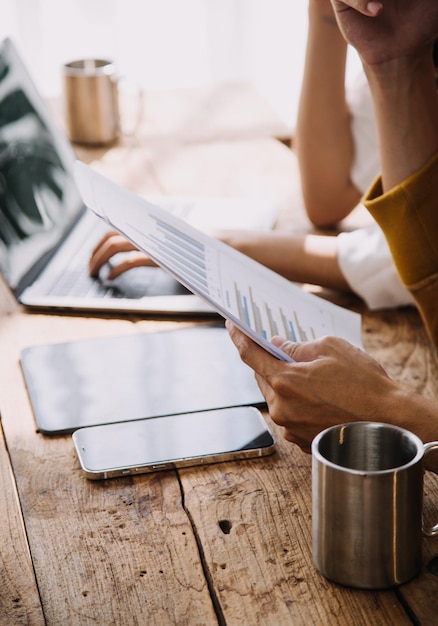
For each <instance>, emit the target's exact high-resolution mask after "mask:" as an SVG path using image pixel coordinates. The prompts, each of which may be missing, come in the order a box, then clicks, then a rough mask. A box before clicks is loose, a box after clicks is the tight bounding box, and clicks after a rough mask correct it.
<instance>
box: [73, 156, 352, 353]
mask: <svg viewBox="0 0 438 626" xmlns="http://www.w3.org/2000/svg"><path fill="white" fill-rule="evenodd" d="M75 177H76V183H77V185H78V188H79V191H80V193H81V195H82V199H83V201H84V203H85V205H86V206H87V207H88V208H89V209H91V210H92V211H93V212H94V213H96V215H98V217H100V218H101V219H103V220H105V221H106V222H107V223H108V224H109V225H110V226H111V227H112V228H114V229H115V230H117V231H119V232H120V233H121V234H122V235H124V236H125V237H126V238H127V239H129V240H130V241H131V242H132V243H133V244H134V245H135V246H137V247H138V248H139V249H140V250H142V251H143V252H145V253H146V254H147V255H148V256H149V257H150V258H151V259H152V260H153V261H155V263H157V265H159V266H160V267H162V268H163V269H164V270H166V271H167V272H168V273H169V274H171V275H172V276H173V277H174V278H175V279H176V280H178V281H179V282H180V283H182V284H183V285H184V286H185V287H187V289H189V290H190V291H191V292H192V293H194V294H195V295H197V296H199V297H200V298H202V299H203V300H205V301H206V302H207V303H209V304H210V305H211V307H212V308H213V309H214V310H216V311H217V312H218V313H219V314H220V315H222V316H223V317H224V318H226V319H230V320H231V321H233V322H234V323H235V324H236V325H237V326H238V327H239V328H240V329H241V330H242V331H243V332H244V333H246V334H247V335H248V336H249V337H251V338H252V339H253V340H254V341H255V342H256V343H258V344H259V345H260V346H262V347H263V348H265V349H266V350H267V351H268V352H270V353H271V354H273V355H274V356H276V357H277V358H279V359H282V360H286V361H290V360H291V359H290V357H289V356H288V355H286V354H285V353H284V352H282V351H281V350H280V349H278V348H277V347H276V346H273V345H272V344H271V343H270V340H271V338H272V337H273V336H274V335H280V336H281V337H284V338H286V339H290V340H291V341H308V340H311V339H316V338H318V337H322V336H325V335H336V336H339V337H343V338H344V339H347V340H348V341H349V342H350V343H352V344H354V345H356V346H358V347H360V348H362V340H361V317H360V315H358V314H357V313H354V312H352V311H349V310H347V309H344V308H342V307H339V306H337V305H335V304H333V303H331V302H328V301H326V300H324V299H322V298H320V297H318V296H316V295H314V294H311V293H307V292H305V291H304V290H303V289H301V288H300V287H299V286H298V285H295V284H294V283H292V282H291V281H289V280H287V279H286V278H283V277H282V276H280V275H279V274H277V273H276V272H273V271H272V270H270V269H268V268H266V267H265V266H264V265H261V264H260V263H257V262H256V261H254V260H253V259H251V258H249V257H247V256H246V255H244V254H242V253H240V252H238V251H237V250H234V248H231V247H230V246H228V245H226V244H224V243H223V242H221V241H218V240H216V239H214V238H213V237H210V236H209V235H207V234H205V233H203V232H201V231H200V230H198V229H196V228H194V227H193V226H191V225H190V224H188V223H186V222H185V221H184V220H182V219H180V218H178V217H176V216H174V215H172V214H170V213H168V212H167V211H166V210H165V209H162V208H159V207H157V206H155V205H154V204H151V203H150V202H148V201H146V200H144V199H143V198H141V197H140V196H138V195H136V194H134V193H132V192H131V191H128V190H127V189H124V188H122V187H120V186H118V185H116V184H115V183H113V182H111V181H109V180H108V179H106V178H105V177H103V176H102V175H100V174H98V173H97V172H95V171H94V170H93V169H91V168H90V167H89V166H87V165H85V164H84V163H81V162H79V161H77V162H76V164H75Z"/></svg>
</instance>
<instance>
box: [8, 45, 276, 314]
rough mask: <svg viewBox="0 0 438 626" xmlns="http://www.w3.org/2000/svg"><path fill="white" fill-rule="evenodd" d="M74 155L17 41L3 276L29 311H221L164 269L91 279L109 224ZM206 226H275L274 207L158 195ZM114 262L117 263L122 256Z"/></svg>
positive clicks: (11, 72) (11, 78)
mask: <svg viewBox="0 0 438 626" xmlns="http://www.w3.org/2000/svg"><path fill="white" fill-rule="evenodd" d="M74 160H75V155H74V152H73V150H72V148H71V146H70V144H69V142H68V140H67V138H66V137H65V136H64V134H63V133H62V132H61V131H60V129H59V128H58V127H57V126H56V125H55V124H54V122H53V120H52V117H51V114H50V112H49V111H48V109H47V107H46V105H45V103H44V101H43V99H42V98H41V96H40V95H39V93H38V91H37V89H36V87H35V85H34V84H33V81H32V79H31V78H30V76H29V74H28V72H27V70H26V68H25V66H24V64H23V62H22V60H21V59H20V56H19V54H18V53H17V50H16V48H15V46H14V44H13V42H12V41H11V40H10V39H5V40H4V41H3V42H2V43H1V44H0V272H1V274H2V276H3V279H4V281H6V283H7V284H8V285H9V287H10V288H11V290H12V291H13V293H14V294H15V296H16V298H17V299H18V301H19V302H21V303H22V304H24V305H26V306H28V307H32V308H39V309H49V310H50V309H61V310H62V309H64V310H78V311H80V310H84V311H85V310H88V311H90V310H91V311H96V312H97V311H117V312H144V313H175V314H184V313H187V314H193V313H202V314H204V313H214V311H213V309H212V308H210V306H209V305H208V304H206V303H205V302H203V301H202V300H201V299H200V298H198V297H197V296H194V295H192V294H190V293H189V292H188V291H187V290H186V289H185V288H184V287H182V286H181V285H180V284H179V283H178V282H177V281H175V280H174V279H173V278H172V277H170V276H169V275H168V274H167V273H165V272H164V271H163V270H161V269H160V268H155V267H140V268H134V269H132V270H130V271H129V272H126V273H125V274H123V275H122V276H120V277H118V278H117V279H115V280H114V281H107V280H106V278H105V276H106V275H107V274H108V271H109V268H108V267H104V268H102V273H101V276H100V277H99V278H91V277H90V276H89V275H88V269H87V268H88V260H89V257H90V254H91V251H92V249H93V248H94V246H95V245H96V243H97V242H98V241H99V239H100V238H101V237H102V235H103V234H104V232H105V228H106V226H105V225H104V224H103V223H102V222H101V221H100V220H99V219H98V218H97V217H96V216H95V215H93V214H92V213H91V212H90V211H88V210H87V209H86V208H85V206H84V205H83V203H82V200H81V199H80V196H79V193H78V191H77V189H76V186H75V182H74V178H73V173H72V172H73V163H74ZM149 200H152V201H155V203H156V204H159V205H160V206H163V207H164V208H167V209H168V210H170V211H172V212H173V213H176V214H177V215H178V216H180V217H183V218H184V219H186V220H187V221H189V222H191V223H192V224H193V225H195V226H197V227H198V228H201V229H202V228H207V229H209V228H211V227H216V228H240V227H245V228H254V229H259V230H268V229H270V228H272V226H273V224H274V222H275V219H276V216H277V213H278V207H277V206H276V205H275V203H270V202H269V201H267V200H260V201H257V200H254V199H241V198H240V199H237V198H217V197H214V198H210V197H209V198H202V197H190V198H187V197H170V198H166V197H165V198H160V199H157V198H149ZM113 262H117V259H114V260H113Z"/></svg>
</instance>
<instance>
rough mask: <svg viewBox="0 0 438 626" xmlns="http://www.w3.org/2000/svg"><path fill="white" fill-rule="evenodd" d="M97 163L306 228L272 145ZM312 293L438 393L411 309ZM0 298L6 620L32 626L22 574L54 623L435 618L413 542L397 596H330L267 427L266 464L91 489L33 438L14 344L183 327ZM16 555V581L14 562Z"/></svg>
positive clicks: (384, 359) (290, 452)
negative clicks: (10, 609) (265, 201)
mask: <svg viewBox="0 0 438 626" xmlns="http://www.w3.org/2000/svg"><path fill="white" fill-rule="evenodd" d="M100 156H102V159H101V160H100V161H99V163H97V162H96V161H95V157H96V154H94V155H93V154H90V153H89V154H88V159H89V161H91V162H93V164H94V165H95V166H96V167H99V168H101V171H104V172H105V173H106V174H107V175H109V176H110V177H111V178H113V179H115V180H117V181H118V182H121V183H123V184H126V185H127V186H130V187H131V188H133V189H136V190H137V191H139V192H140V193H145V194H147V193H156V192H158V193H164V194H180V193H193V190H195V192H196V193H198V194H199V195H208V194H217V193H222V194H224V195H242V196H245V197H260V196H262V197H265V198H268V197H271V198H272V199H273V200H274V201H276V202H278V203H279V204H280V206H281V208H282V219H283V220H284V222H283V223H284V225H285V227H287V228H297V229H301V230H306V229H308V228H309V225H308V222H307V221H306V218H305V216H304V214H303V212H302V206H301V205H300V201H299V199H297V196H296V191H297V177H296V171H295V169H294V167H295V165H296V160H295V158H294V155H293V153H291V152H290V151H289V150H288V149H286V147H285V146H284V145H282V144H280V143H277V142H274V141H272V140H269V139H263V138H262V139H254V140H247V141H238V140H236V141H233V142H229V143H227V142H222V141H216V142H215V143H214V145H211V144H210V145H208V144H193V145H185V146H177V147H176V146H175V145H174V146H173V147H171V146H170V145H169V144H165V143H161V144H158V143H157V144H156V145H151V146H149V147H147V148H144V147H142V146H138V145H135V144H134V143H132V144H126V145H119V146H116V147H115V148H114V149H113V150H111V151H107V152H105V153H104V154H103V155H100ZM362 217H363V216H359V218H360V219H361V218H362ZM355 218H356V216H353V217H352V222H351V223H352V224H353V223H354V219H355ZM0 288H1V285H0ZM309 289H310V290H313V291H316V292H319V293H320V295H321V296H323V297H328V298H330V299H332V300H334V301H337V302H338V303H340V304H343V305H345V306H348V307H350V308H353V309H355V310H357V311H359V312H361V313H362V314H363V339H364V346H365V349H366V350H367V351H368V352H369V353H370V354H371V355H372V356H374V357H375V358H377V360H378V361H379V362H380V363H381V364H382V365H383V366H384V367H385V368H386V369H387V371H388V373H389V374H390V375H391V376H393V377H394V378H395V379H397V380H399V381H401V382H403V384H405V385H407V386H408V387H409V388H412V389H415V390H418V391H419V392H420V393H423V394H425V395H426V396H427V397H430V398H433V399H436V398H437V392H438V389H437V384H438V361H437V355H436V351H435V349H434V348H433V347H432V346H431V345H430V342H429V340H428V338H427V336H426V334H425V332H424V328H423V326H422V324H421V321H420V320H419V317H418V314H417V313H416V311H415V310H413V309H401V310H396V311H387V312H374V313H370V312H368V311H366V310H365V309H364V307H363V305H362V304H361V303H360V301H359V300H358V299H356V298H354V297H351V296H342V295H340V294H333V293H330V292H327V291H324V290H317V289H314V288H309ZM0 296H1V297H0V307H1V308H2V310H3V316H2V317H0V346H1V354H0V412H1V416H2V427H3V432H4V434H5V439H6V445H7V451H6V449H4V448H3V449H1V440H0V454H1V465H0V468H1V475H0V480H2V481H3V483H4V489H5V492H6V493H7V494H8V495H7V499H6V502H5V503H4V504H3V503H2V504H0V513H5V514H6V512H7V511H9V515H12V517H10V519H11V522H10V523H9V525H8V528H2V531H1V532H2V539H3V540H4V541H6V542H9V543H10V544H11V545H12V546H14V547H13V551H18V556H14V553H13V552H12V556H11V554H10V553H9V555H8V556H7V557H6V563H7V571H6V574H5V575H4V576H5V577H6V580H7V581H8V584H7V587H6V588H7V593H6V595H5V596H4V600H3V596H2V600H0V607H2V606H3V605H2V604H1V602H4V603H5V606H11V603H12V602H13V599H14V597H18V595H17V594H15V591H14V586H15V587H16V588H17V589H21V593H22V597H23V598H25V601H24V600H23V602H22V606H23V607H26V608H25V611H27V613H26V612H23V618H22V622H17V623H27V622H26V621H25V619H27V620H28V623H36V624H38V623H43V621H42V617H41V616H42V612H41V608H38V607H39V605H38V601H37V600H36V595H35V594H36V586H35V579H34V578H33V576H32V572H31V569H32V566H33V568H34V571H35V575H36V580H37V584H38V592H39V594H40V598H41V606H42V611H43V613H44V619H45V621H46V623H47V624H49V625H57V624H60V623H62V624H64V623H65V624H72V625H75V624H80V625H81V626H82V625H87V624H99V625H100V624H105V626H107V625H110V624H121V623H123V624H124V625H125V624H127V625H129V624H148V625H149V624H152V625H153V624H158V625H159V626H161V625H162V624H190V625H192V624H217V623H218V624H228V625H231V624H253V623H254V624H272V625H273V626H277V625H282V624H294V625H295V624H306V625H307V624H333V625H335V624H375V625H378V624H385V625H386V624H390V625H391V624H397V625H398V624H411V623H412V624H422V625H427V624H433V623H434V621H433V620H434V619H435V618H436V615H437V609H438V606H437V598H438V593H437V592H438V583H437V581H438V579H437V576H436V574H435V573H434V559H436V555H437V553H438V544H437V540H435V539H430V540H429V539H428V540H425V541H424V545H425V550H424V566H423V570H422V573H421V575H420V577H418V578H417V579H415V580H414V581H411V582H410V583H408V584H406V585H404V586H403V587H401V588H400V589H399V590H397V591H385V592H363V591H358V590H351V589H346V588H341V587H339V586H336V585H333V584H331V583H329V582H328V581H326V580H325V579H324V578H323V577H321V576H320V575H319V574H318V572H316V571H315V568H314V566H313V563H312V558H311V539H310V531H311V509H310V459H309V457H308V456H307V455H304V454H303V453H301V451H300V450H299V449H298V448H296V447H294V446H293V445H292V444H289V443H287V442H286V441H284V440H283V439H282V436H281V431H280V429H278V428H276V427H275V428H274V431H275V433H276V436H277V440H278V445H277V448H278V449H277V453H276V455H275V456H272V457H268V458H265V459H257V460H251V461H245V462H234V463H223V464H219V465H216V466H210V467H208V468H206V467H203V468H192V469H186V470H184V471H181V472H179V473H177V472H173V471H171V472H160V473H157V474H153V475H146V476H138V477H135V478H125V479H118V480H111V481H102V482H98V483H92V482H89V481H87V480H86V479H85V478H84V477H83V475H82V474H81V470H80V468H79V464H78V461H77V459H76V457H75V453H74V449H73V444H72V441H71V438H70V437H68V436H67V437H44V436H42V435H40V434H38V433H36V432H35V423H34V419H33V415H32V411H31V407H30V404H29V399H28V397H27V393H26V390H25V387H24V384H23V379H22V374H21V370H20V366H19V354H20V350H21V349H22V348H24V347H26V346H29V345H35V344H38V343H48V342H62V341H69V340H74V339H83V338H86V337H97V336H105V335H116V334H117V335H118V334H123V333H127V334H128V333H129V334H131V333H135V332H154V331H156V330H158V329H159V330H164V329H166V328H172V327H175V326H178V327H182V326H183V325H185V324H187V323H190V322H189V321H188V320H186V321H184V322H181V321H180V322H176V321H172V320H170V319H169V320H163V319H162V320H153V319H152V318H149V319H143V320H142V319H140V318H139V317H138V316H137V317H135V318H134V317H125V318H123V319H115V318H114V317H111V316H105V317H99V316H88V317H86V316H82V317H81V316H67V315H64V316H62V315H59V316H58V315H44V314H36V313H28V312H22V311H21V309H20V308H19V307H17V306H16V303H15V302H14V300H13V299H12V298H10V297H9V294H8V293H7V291H5V290H4V289H3V290H2V291H0ZM7 455H9V457H10V459H11V464H12V468H13V471H14V475H15V480H16V484H17V490H18V495H19V500H20V506H21V508H22V511H23V516H24V522H25V525H26V533H27V535H25V534H24V532H23V529H22V527H21V526H20V509H19V506H18V504H17V499H16V497H15V495H14V492H13V489H14V487H13V481H12V480H11V476H10V473H9V470H8V466H9V465H8V464H9V460H8V457H7ZM426 485H427V490H426V513H427V515H428V516H429V517H431V518H432V519H433V518H434V516H435V509H436V502H437V501H438V490H437V486H438V485H437V480H436V478H435V477H430V476H427V480H426ZM2 507H6V508H2ZM3 519H5V518H4V516H3ZM15 533H16V534H17V537H15ZM26 537H27V540H28V542H29V547H30V553H31V555H32V564H31V563H30V560H29V557H28V553H27V543H26ZM2 554H4V552H3V553H2ZM2 558H3V557H2ZM15 558H16V560H17V562H20V564H21V565H20V569H21V571H22V573H21V574H20V573H17V572H15V571H14V569H13V568H11V562H12V561H13V560H14V559H15ZM3 560H4V559H3ZM435 571H436V568H435ZM2 580H3V579H2ZM27 586H28V587H29V588H27ZM8 603H9V604H8ZM23 610H24V609H23ZM8 619H9V616H8ZM38 620H39V621H38ZM0 623H1V620H0ZM6 623H8V624H9V623H14V622H11V621H8V622H6ZM2 626H3V625H2Z"/></svg>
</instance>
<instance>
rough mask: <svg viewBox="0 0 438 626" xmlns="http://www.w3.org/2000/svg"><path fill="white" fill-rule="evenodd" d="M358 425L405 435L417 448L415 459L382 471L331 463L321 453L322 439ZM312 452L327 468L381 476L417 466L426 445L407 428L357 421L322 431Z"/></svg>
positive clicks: (336, 425) (314, 440) (313, 443)
mask: <svg viewBox="0 0 438 626" xmlns="http://www.w3.org/2000/svg"><path fill="white" fill-rule="evenodd" d="M356 424H360V425H362V426H373V427H376V428H387V429H390V430H396V431H398V432H400V433H403V434H405V435H406V436H407V437H408V438H409V439H410V440H411V441H412V442H413V443H414V445H415V446H416V448H417V451H416V453H415V455H414V457H413V458H412V459H411V460H410V461H408V462H407V463H403V464H402V465H395V466H393V467H389V468H387V469H382V470H366V469H365V470H359V469H355V468H351V467H347V466H345V465H339V464H338V463H334V462H333V461H330V460H329V459H327V458H326V457H325V456H324V455H323V454H322V453H321V452H320V451H319V444H320V441H321V439H323V437H324V436H325V435H327V434H328V433H329V432H330V431H334V430H336V429H341V428H349V427H350V428H351V427H354V426H355V425H356ZM311 452H312V459H315V460H317V461H319V462H321V463H323V464H324V465H326V466H327V467H330V468H333V469H336V470H338V471H341V472H348V473H349V474H355V475H358V476H364V475H366V476H381V475H383V474H392V473H394V472H399V471H402V470H404V469H407V468H409V467H412V466H413V465H416V464H417V463H418V462H419V461H420V460H421V459H422V458H423V456H424V444H423V442H422V441H421V439H420V437H418V435H416V434H415V433H413V432H412V431H410V430H408V429H407V428H402V427H401V426H396V425H394V424H388V423H387V422H372V421H365V420H364V421H357V422H346V423H341V424H335V425H334V426H329V427H328V428H325V429H324V430H322V431H321V432H320V433H318V434H317V435H316V436H315V437H314V439H313V441H312V446H311Z"/></svg>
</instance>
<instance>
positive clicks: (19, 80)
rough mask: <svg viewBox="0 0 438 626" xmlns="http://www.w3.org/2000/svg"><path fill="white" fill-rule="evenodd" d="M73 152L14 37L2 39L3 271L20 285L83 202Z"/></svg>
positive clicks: (13, 283)
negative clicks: (12, 39) (23, 59)
mask: <svg viewBox="0 0 438 626" xmlns="http://www.w3.org/2000/svg"><path fill="white" fill-rule="evenodd" d="M73 161H74V154H73V151H72V149H71V146H70V144H69V143H68V141H67V139H66V138H64V136H63V134H62V133H61V132H60V131H59V130H58V129H57V128H56V126H55V124H54V123H53V122H52V121H51V117H50V114H49V112H48V110H47V107H46V105H45V103H44V102H43V100H42V98H41V96H40V95H39V94H38V91H37V89H36V87H35V86H34V84H33V82H32V80H31V78H30V76H29V75H28V73H27V71H26V69H25V67H24V64H23V62H22V61H21V59H20V57H19V55H18V53H17V51H16V49H15V47H14V45H13V43H12V41H11V40H10V39H5V40H4V41H3V42H2V43H1V44H0V271H1V273H2V274H3V276H4V278H5V279H6V280H7V282H8V283H9V285H10V286H11V288H12V289H16V288H17V287H18V285H19V283H20V281H22V280H23V279H24V276H25V275H26V274H27V273H28V271H29V270H32V269H33V268H36V267H37V263H38V260H39V259H41V257H43V256H44V255H47V254H49V253H50V251H51V250H52V249H53V248H54V247H55V246H56V244H58V243H59V242H60V240H61V239H62V237H63V235H64V234H65V232H66V231H67V230H68V229H69V228H70V226H71V225H72V223H73V222H74V221H75V219H76V218H77V216H78V215H79V214H80V213H81V211H82V210H83V204H82V201H81V200H80V196H79V193H78V191H77V189H76V186H75V183H74V180H73V177H72V174H71V172H72V169H71V168H72V164H73Z"/></svg>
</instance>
